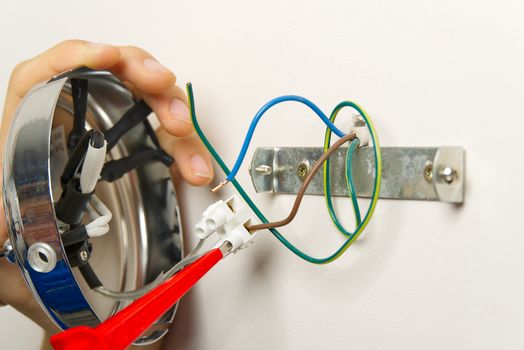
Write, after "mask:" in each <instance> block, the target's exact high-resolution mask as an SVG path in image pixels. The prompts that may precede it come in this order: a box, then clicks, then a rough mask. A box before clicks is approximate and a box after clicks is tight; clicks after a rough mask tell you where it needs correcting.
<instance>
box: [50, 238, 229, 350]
mask: <svg viewBox="0 0 524 350" xmlns="http://www.w3.org/2000/svg"><path fill="white" fill-rule="evenodd" d="M222 258H223V254H222V252H221V251H220V249H219V248H216V249H213V250H212V251H210V252H209V253H207V254H206V255H204V256H203V257H201V258H200V259H198V260H197V261H195V262H194V263H193V264H191V265H189V266H187V267H186V268H184V269H183V270H182V271H180V272H179V273H177V274H176V275H175V276H174V277H172V278H171V279H169V280H168V281H167V282H165V283H163V284H161V285H160V286H158V287H156V288H155V289H154V290H152V291H151V292H149V293H147V294H146V295H144V296H142V297H140V298H139V299H137V300H135V301H134V302H133V303H132V304H131V305H129V306H128V307H126V308H125V309H123V310H122V311H120V312H119V313H117V314H116V315H114V316H113V317H111V318H109V319H108V320H106V321H105V322H103V323H101V324H100V325H98V326H97V327H96V328H90V327H87V326H80V327H75V328H71V329H68V330H66V331H65V332H62V333H59V334H56V335H54V336H52V337H51V344H52V345H53V347H54V348H55V349H56V350H91V349H98V350H121V349H126V348H127V347H128V346H130V345H131V344H132V343H133V341H134V340H135V339H136V338H138V337H139V336H140V335H141V334H142V333H143V332H144V331H145V330H147V329H148V328H149V327H150V326H151V325H152V324H153V322H155V321H156V320H158V319H159V318H160V316H162V315H163V314H164V313H165V312H166V311H167V310H169V308H171V307H172V306H173V305H175V303H176V302H177V301H178V300H179V299H180V298H181V297H182V296H184V294H186V293H187V292H188V291H189V289H191V287H193V286H194V285H195V284H196V283H197V282H198V280H200V278H202V277H203V276H204V275H205V274H206V273H207V272H208V271H209V270H210V269H211V268H212V267H213V266H215V264H216V263H218V262H219V261H220V260H221V259H222Z"/></svg>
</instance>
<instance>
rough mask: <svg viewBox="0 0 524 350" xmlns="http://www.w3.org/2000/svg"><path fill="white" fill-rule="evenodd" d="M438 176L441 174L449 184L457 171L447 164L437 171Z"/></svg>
mask: <svg viewBox="0 0 524 350" xmlns="http://www.w3.org/2000/svg"><path fill="white" fill-rule="evenodd" d="M439 176H442V177H443V178H444V181H446V182H447V183H448V184H451V183H452V182H453V181H454V180H455V178H456V177H457V171H456V170H455V169H453V168H451V167H448V166H447V167H445V168H444V169H442V170H441V171H440V172H439Z"/></svg>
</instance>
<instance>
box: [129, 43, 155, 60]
mask: <svg viewBox="0 0 524 350" xmlns="http://www.w3.org/2000/svg"><path fill="white" fill-rule="evenodd" d="M122 49H124V50H126V51H129V52H131V53H133V54H135V55H140V56H147V57H151V54H150V53H149V52H147V51H146V50H144V49H143V48H141V47H138V46H133V45H127V46H122Z"/></svg>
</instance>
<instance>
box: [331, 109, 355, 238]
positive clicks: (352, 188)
mask: <svg viewBox="0 0 524 350" xmlns="http://www.w3.org/2000/svg"><path fill="white" fill-rule="evenodd" d="M335 118H336V114H334V115H332V116H331V118H330V120H331V121H332V122H334V121H335ZM330 141H331V133H330V132H328V131H327V130H326V136H325V139H324V153H325V152H326V151H327V149H328V148H329V147H330ZM359 144H360V140H359V139H355V140H353V142H351V144H350V146H349V148H348V150H347V152H346V162H345V169H346V171H345V178H346V185H347V188H348V193H349V197H350V198H351V202H352V204H353V212H354V213H355V227H358V226H359V225H360V224H361V223H362V218H361V216H360V207H359V205H358V199H357V195H356V193H355V185H354V183H353V174H352V167H351V161H352V160H353V155H354V154H355V151H356V150H357V148H358V146H359ZM330 169H331V167H330V166H329V158H328V159H326V161H325V162H324V169H323V172H324V181H323V182H324V198H325V200H326V207H327V208H328V213H329V216H330V217H331V221H333V223H334V224H335V226H336V227H337V229H338V230H339V231H340V232H342V233H343V234H344V235H346V236H351V235H352V234H354V232H349V231H347V230H346V229H345V228H344V226H343V225H342V224H341V223H340V221H339V219H338V217H337V214H336V212H335V209H334V208H333V200H332V195H331V186H330V183H331V182H330Z"/></svg>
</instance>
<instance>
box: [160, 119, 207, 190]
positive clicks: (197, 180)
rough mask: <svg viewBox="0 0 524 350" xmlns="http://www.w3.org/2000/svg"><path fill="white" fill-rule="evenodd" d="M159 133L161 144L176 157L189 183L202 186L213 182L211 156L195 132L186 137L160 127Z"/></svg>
mask: <svg viewBox="0 0 524 350" xmlns="http://www.w3.org/2000/svg"><path fill="white" fill-rule="evenodd" d="M157 135H158V139H159V140H160V145H161V146H162V148H163V149H165V150H166V152H168V153H169V154H170V155H171V156H172V157H173V158H175V162H176V165H177V167H178V170H179V171H180V173H181V174H182V177H183V178H184V179H185V180H186V181H187V182H188V183H190V184H191V185H194V186H202V185H207V184H209V183H210V182H211V180H212V179H213V167H212V166H211V156H210V155H209V153H208V152H207V150H206V148H205V147H204V145H203V144H202V142H201V141H200V139H199V138H198V137H197V135H196V134H195V133H192V134H191V135H189V136H186V137H173V136H172V135H171V134H169V133H168V132H167V131H166V130H165V129H164V128H163V127H160V128H159V129H158V130H157Z"/></svg>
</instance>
